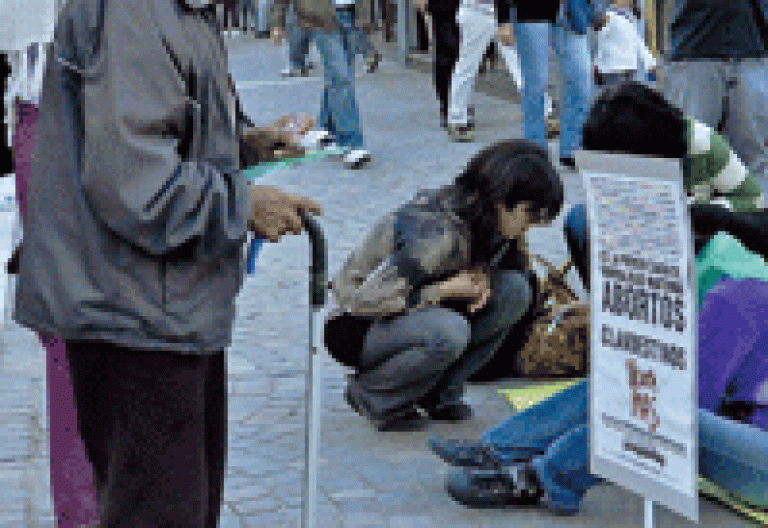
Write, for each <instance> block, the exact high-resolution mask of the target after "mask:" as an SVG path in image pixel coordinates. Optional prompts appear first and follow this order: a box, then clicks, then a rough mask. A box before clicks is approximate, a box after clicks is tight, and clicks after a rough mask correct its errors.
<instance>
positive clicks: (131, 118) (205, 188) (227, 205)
mask: <svg viewBox="0 0 768 528" xmlns="http://www.w3.org/2000/svg"><path fill="white" fill-rule="evenodd" d="M125 5H126V6H129V5H133V3H128V4H125ZM119 6H123V7H119ZM146 7H147V6H142V7H141V8H139V9H135V8H130V9H129V8H128V7H125V6H124V3H122V2H114V3H113V4H112V5H111V7H110V9H109V11H112V14H111V15H108V18H107V21H106V24H105V35H104V38H105V39H106V49H103V51H102V52H103V53H106V54H107V55H106V57H105V59H104V60H105V66H104V74H103V75H101V77H100V78H99V80H97V81H96V82H95V85H94V86H87V87H86V93H85V103H86V104H85V107H84V111H86V112H88V113H87V114H86V115H85V116H84V123H85V141H84V155H83V158H84V159H83V170H82V175H81V180H82V188H83V192H84V193H85V195H86V198H87V200H88V201H89V203H90V205H91V206H92V207H93V209H94V212H95V213H96V214H97V215H98V216H99V217H100V218H101V219H102V220H103V222H104V223H105V224H106V225H107V226H108V227H109V228H110V229H111V230H112V231H113V232H114V233H115V235H116V236H118V237H121V238H123V239H125V240H126V241H127V242H128V243H130V244H132V245H135V246H137V247H139V248H141V249H143V250H144V251H146V252H148V253H150V254H153V255H157V256H160V255H165V254H167V253H170V252H172V251H174V250H176V249H178V248H179V247H180V246H182V245H184V244H193V245H195V244H202V247H203V248H204V250H205V251H204V254H205V255H206V256H210V257H213V258H215V257H218V256H220V255H223V254H225V253H226V252H229V251H231V250H232V249H233V248H234V247H235V246H238V245H242V243H243V242H244V240H245V235H246V226H247V220H248V215H249V211H250V193H249V185H248V184H247V182H246V181H245V179H244V178H243V176H242V174H241V173H240V171H239V170H237V169H236V168H231V169H230V168H226V166H227V165H228V163H226V162H225V163H213V162H212V161H210V160H206V159H196V158H195V157H194V153H192V154H189V155H187V154H184V153H183V152H182V151H183V150H185V149H184V147H183V146H182V145H183V144H184V143H187V141H186V139H187V138H189V137H192V140H191V143H192V144H196V143H197V142H199V141H201V140H205V138H201V137H198V136H199V134H200V130H199V128H200V127H199V123H198V122H199V120H200V119H201V114H202V113H203V112H209V113H210V112H215V111H216V110H215V109H209V108H202V109H201V108H198V107H197V103H196V102H194V101H192V100H191V99H190V97H188V95H187V94H188V87H187V84H186V83H187V80H186V79H185V76H184V75H183V74H182V72H180V71H179V69H178V68H177V66H176V64H177V62H176V61H175V60H174V58H173V57H172V56H171V53H172V51H171V50H170V48H169V45H168V44H167V43H166V42H165V41H164V40H161V36H160V34H159V33H158V30H157V26H156V25H155V23H154V22H153V20H152V19H151V10H148V9H146ZM220 82H221V84H222V85H225V86H226V82H227V81H226V79H224V80H220ZM224 89H226V88H224ZM89 99H90V101H89ZM95 110H98V111H95ZM195 112H196V113H197V114H198V115H197V116H196V117H195V115H194V114H195ZM190 114H192V119H189V117H190ZM227 117H228V118H231V116H227ZM190 123H192V124H193V125H196V126H192V127H191V128H192V130H190ZM190 134H191V136H190ZM193 150H196V149H193ZM225 159H226V158H225ZM229 165H231V164H229ZM222 166H224V167H225V168H222Z"/></svg>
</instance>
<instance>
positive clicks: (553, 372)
mask: <svg viewBox="0 0 768 528" xmlns="http://www.w3.org/2000/svg"><path fill="white" fill-rule="evenodd" d="M524 254H525V258H526V260H527V261H528V269H529V270H532V271H533V269H534V267H533V265H532V264H533V261H534V260H536V261H538V262H539V263H540V264H542V265H543V266H544V267H545V268H546V269H547V276H546V277H545V278H543V279H542V278H541V277H540V276H539V275H538V274H537V275H536V278H537V279H538V292H537V295H536V298H535V299H534V302H533V308H532V310H533V323H532V324H531V325H530V326H529V328H528V338H527V341H526V343H525V344H524V345H523V347H522V348H521V349H520V350H519V352H518V355H517V358H516V361H515V363H516V364H515V367H516V371H517V372H518V375H521V376H523V377H526V378H561V377H582V376H586V375H588V373H589V303H587V302H583V301H580V300H579V298H578V296H577V295H576V293H575V292H574V291H573V289H572V288H571V287H570V286H569V285H568V283H567V282H566V274H567V273H568V270H569V269H570V268H571V267H572V266H573V265H574V264H573V261H572V260H571V259H570V257H569V258H568V260H567V261H566V262H565V263H564V264H563V265H562V266H560V267H555V266H553V265H552V264H551V263H549V262H547V261H546V260H545V259H543V258H542V257H540V256H538V255H533V254H531V253H529V252H528V251H527V250H526V251H524Z"/></svg>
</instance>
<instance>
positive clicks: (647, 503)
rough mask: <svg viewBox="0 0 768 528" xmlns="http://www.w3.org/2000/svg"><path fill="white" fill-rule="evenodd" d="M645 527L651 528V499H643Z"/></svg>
mask: <svg viewBox="0 0 768 528" xmlns="http://www.w3.org/2000/svg"><path fill="white" fill-rule="evenodd" d="M643 525H644V526H645V528H653V501H652V500H648V499H645V523H643Z"/></svg>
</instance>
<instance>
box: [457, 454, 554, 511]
mask: <svg viewBox="0 0 768 528" xmlns="http://www.w3.org/2000/svg"><path fill="white" fill-rule="evenodd" d="M445 489H446V491H447V492H448V495H450V496H451V498H452V499H453V500H455V501H456V502H458V503H459V504H463V505H464V506H467V507H470V508H500V507H504V506H534V505H536V504H538V503H539V501H540V498H541V496H542V491H541V488H540V486H539V484H538V480H537V478H536V474H535V472H534V471H533V469H532V468H531V467H530V466H528V464H525V463H522V464H511V465H509V466H504V467H503V468H500V469H497V470H472V469H468V470H465V471H464V472H462V473H457V474H454V475H449V476H448V477H447V478H446V481H445Z"/></svg>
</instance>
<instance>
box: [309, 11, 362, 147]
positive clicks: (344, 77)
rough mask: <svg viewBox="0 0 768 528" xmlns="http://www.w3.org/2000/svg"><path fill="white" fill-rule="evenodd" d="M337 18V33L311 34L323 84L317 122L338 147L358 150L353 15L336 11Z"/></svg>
mask: <svg viewBox="0 0 768 528" xmlns="http://www.w3.org/2000/svg"><path fill="white" fill-rule="evenodd" d="M337 15H338V17H339V22H340V23H341V28H340V29H339V30H335V31H327V32H326V31H317V32H316V33H315V44H316V46H317V49H318V51H319V52H320V55H321V56H322V58H323V69H324V81H325V86H324V89H323V100H322V103H321V105H320V116H319V118H318V123H319V124H320V126H322V127H324V128H325V129H327V130H328V131H329V132H331V133H332V134H333V135H334V136H335V137H336V142H337V143H338V145H339V146H340V147H344V148H362V146H363V132H362V130H361V128H360V113H359V111H358V107H357V101H356V100H355V85H354V70H353V68H352V66H353V59H354V55H353V54H352V48H351V40H352V38H353V36H352V31H353V29H354V15H353V14H352V13H351V12H349V11H338V12H337Z"/></svg>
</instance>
